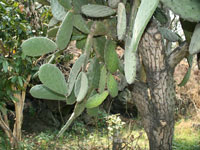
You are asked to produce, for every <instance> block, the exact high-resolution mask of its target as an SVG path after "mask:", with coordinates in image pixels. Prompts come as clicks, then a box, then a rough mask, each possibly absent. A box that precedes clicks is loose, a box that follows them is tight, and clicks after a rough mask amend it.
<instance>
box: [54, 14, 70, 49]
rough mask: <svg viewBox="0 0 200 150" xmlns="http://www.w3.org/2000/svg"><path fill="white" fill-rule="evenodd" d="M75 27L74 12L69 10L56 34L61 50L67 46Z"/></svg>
mask: <svg viewBox="0 0 200 150" xmlns="http://www.w3.org/2000/svg"><path fill="white" fill-rule="evenodd" d="M72 29H73V13H71V12H68V13H67V14H66V16H65V18H64V20H63V22H62V24H61V25H60V28H59V30H58V33H57V36H56V44H57V45H58V48H59V49H60V50H63V49H65V48H66V47H67V45H68V43H69V41H70V38H71V35H72Z"/></svg>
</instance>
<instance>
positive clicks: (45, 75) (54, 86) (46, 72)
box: [39, 64, 67, 95]
mask: <svg viewBox="0 0 200 150" xmlns="http://www.w3.org/2000/svg"><path fill="white" fill-rule="evenodd" d="M39 79H40V81H41V82H42V83H43V84H44V85H45V86H46V87H47V88H49V89H50V90H52V91H54V92H56V93H59V94H62V95H66V94H67V83H66V81H65V77H64V75H63V74H62V72H61V71H60V70H59V69H58V68H57V67H56V66H55V65H52V64H44V65H42V66H41V67H40V69H39Z"/></svg>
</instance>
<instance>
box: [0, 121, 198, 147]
mask: <svg viewBox="0 0 200 150" xmlns="http://www.w3.org/2000/svg"><path fill="white" fill-rule="evenodd" d="M126 122H127V123H126V125H125V127H124V128H121V133H120V135H123V136H122V137H121V139H122V143H123V144H122V145H123V146H124V150H132V149H134V150H135V149H136V150H148V140H147V136H146V134H145V132H144V130H143V129H142V128H141V127H140V125H139V122H140V121H139V120H129V121H126ZM193 122H194V121H193V120H191V119H187V120H184V119H181V120H179V121H178V122H176V125H175V132H174V133H175V136H174V141H173V150H200V129H196V128H194V127H193ZM57 133H58V131H54V132H52V131H47V132H42V133H40V134H26V133H25V136H24V137H23V142H22V143H21V148H20V149H21V150H38V149H40V150H48V149H51V150H54V149H55V150H105V149H106V150H109V149H111V148H112V138H111V137H110V136H109V132H108V130H107V127H106V125H103V124H102V123H101V124H100V125H98V124H97V126H96V127H93V128H91V127H88V126H86V125H84V124H83V123H82V122H80V121H76V122H75V124H74V125H73V127H72V128H71V129H70V130H69V131H68V132H66V133H65V134H64V136H63V137H62V138H60V139H55V136H56V134H57ZM0 138H1V139H0V140H1V141H2V136H1V137H0ZM3 143H4V142H2V143H1V145H0V149H2V148H3V149H5V150H6V148H5V145H4V144H3ZM3 145H4V147H3Z"/></svg>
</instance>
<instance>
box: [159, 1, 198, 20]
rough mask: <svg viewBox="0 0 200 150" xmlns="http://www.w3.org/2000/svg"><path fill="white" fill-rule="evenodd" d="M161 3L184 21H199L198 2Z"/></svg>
mask: <svg viewBox="0 0 200 150" xmlns="http://www.w3.org/2000/svg"><path fill="white" fill-rule="evenodd" d="M161 2H162V3H163V4H164V5H165V6H167V7H168V8H170V9H171V10H172V11H173V12H174V13H176V14H178V15H179V16H180V17H181V18H183V19H185V20H188V21H191V22H199V21H200V15H199V14H200V3H199V0H181V2H180V1H177V0H173V1H172V0H161Z"/></svg>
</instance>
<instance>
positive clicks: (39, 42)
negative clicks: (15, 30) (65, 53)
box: [22, 37, 57, 56]
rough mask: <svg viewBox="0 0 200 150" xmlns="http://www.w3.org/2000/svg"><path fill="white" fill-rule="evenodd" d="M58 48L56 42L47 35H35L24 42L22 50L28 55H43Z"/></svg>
mask: <svg viewBox="0 0 200 150" xmlns="http://www.w3.org/2000/svg"><path fill="white" fill-rule="evenodd" d="M56 49H57V45H56V43H54V42H53V41H52V40H50V39H48V38H46V37H33V38H30V39H28V40H26V41H24V42H23V43H22V50H23V52H24V53H25V54H26V55H28V56H41V55H44V54H47V53H50V52H53V51H55V50H56Z"/></svg>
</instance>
